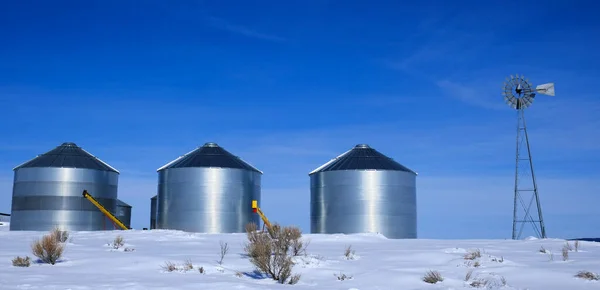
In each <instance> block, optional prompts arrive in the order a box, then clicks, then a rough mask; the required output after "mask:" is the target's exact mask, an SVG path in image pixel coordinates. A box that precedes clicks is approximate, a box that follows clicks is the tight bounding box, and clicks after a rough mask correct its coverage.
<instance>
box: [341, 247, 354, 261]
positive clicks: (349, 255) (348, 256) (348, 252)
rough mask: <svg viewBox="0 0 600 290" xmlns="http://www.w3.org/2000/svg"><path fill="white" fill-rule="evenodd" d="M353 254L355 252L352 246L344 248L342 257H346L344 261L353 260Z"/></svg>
mask: <svg viewBox="0 0 600 290" xmlns="http://www.w3.org/2000/svg"><path fill="white" fill-rule="evenodd" d="M355 253H356V251H354V250H353V249H352V245H349V246H346V249H345V250H344V257H346V260H354V255H355Z"/></svg>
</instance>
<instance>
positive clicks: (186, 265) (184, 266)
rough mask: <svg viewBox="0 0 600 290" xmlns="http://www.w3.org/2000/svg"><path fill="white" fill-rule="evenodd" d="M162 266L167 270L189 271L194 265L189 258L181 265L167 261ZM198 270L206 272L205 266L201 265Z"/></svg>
mask: <svg viewBox="0 0 600 290" xmlns="http://www.w3.org/2000/svg"><path fill="white" fill-rule="evenodd" d="M161 268H162V269H163V270H164V271H166V272H175V271H181V272H187V271H191V270H193V269H194V265H193V264H192V261H191V260H189V259H188V260H186V261H185V262H184V263H183V264H181V265H178V264H175V263H173V262H165V264H164V265H162V266H161ZM198 270H199V271H200V273H204V268H202V267H200V268H199V269H198Z"/></svg>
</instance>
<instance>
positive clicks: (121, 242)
mask: <svg viewBox="0 0 600 290" xmlns="http://www.w3.org/2000/svg"><path fill="white" fill-rule="evenodd" d="M110 246H111V247H113V249H115V250H118V249H119V248H121V247H123V246H125V239H124V238H123V236H121V235H118V236H116V237H115V239H114V240H113V241H112V243H110Z"/></svg>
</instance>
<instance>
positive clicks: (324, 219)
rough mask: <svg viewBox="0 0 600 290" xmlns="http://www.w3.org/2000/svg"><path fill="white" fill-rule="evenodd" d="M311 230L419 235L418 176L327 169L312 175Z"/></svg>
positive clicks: (399, 237)
mask: <svg viewBox="0 0 600 290" xmlns="http://www.w3.org/2000/svg"><path fill="white" fill-rule="evenodd" d="M310 183H311V186H310V192H311V206H310V211H311V213H310V220H311V221H310V222H311V225H310V226H311V233H324V234H334V233H344V234H351V233H380V234H383V235H384V236H386V237H387V238H391V239H406V238H416V237H417V198H416V175H415V174H413V173H411V172H404V171H387V170H378V171H376V170H344V171H325V172H319V173H316V174H313V175H311V176H310Z"/></svg>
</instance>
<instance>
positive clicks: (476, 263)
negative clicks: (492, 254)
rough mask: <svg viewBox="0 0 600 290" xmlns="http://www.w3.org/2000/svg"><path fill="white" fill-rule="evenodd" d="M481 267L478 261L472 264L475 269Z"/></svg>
mask: <svg viewBox="0 0 600 290" xmlns="http://www.w3.org/2000/svg"><path fill="white" fill-rule="evenodd" d="M479 266H481V263H479V261H475V263H473V267H475V268H477V267H479Z"/></svg>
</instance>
